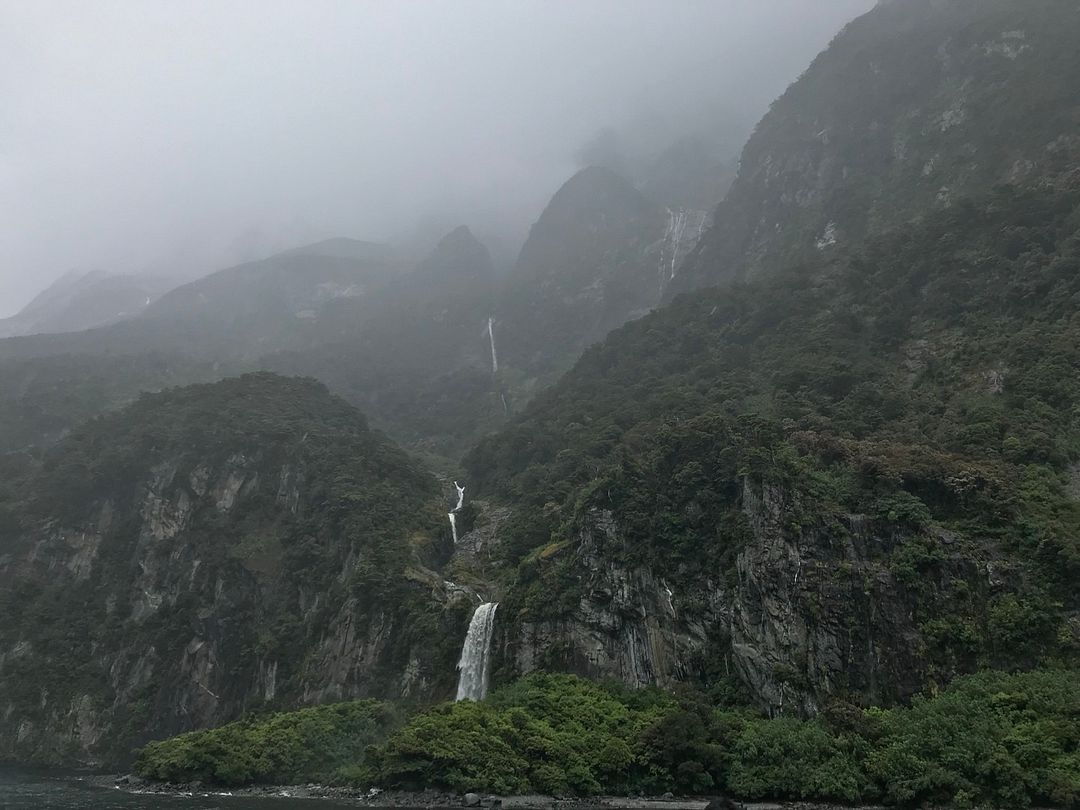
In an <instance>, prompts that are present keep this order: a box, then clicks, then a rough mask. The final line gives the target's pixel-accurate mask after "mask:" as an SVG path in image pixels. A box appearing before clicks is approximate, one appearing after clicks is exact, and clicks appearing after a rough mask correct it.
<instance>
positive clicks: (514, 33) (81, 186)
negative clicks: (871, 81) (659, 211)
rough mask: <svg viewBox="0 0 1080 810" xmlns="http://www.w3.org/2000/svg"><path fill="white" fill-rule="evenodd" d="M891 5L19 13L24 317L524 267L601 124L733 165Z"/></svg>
mask: <svg viewBox="0 0 1080 810" xmlns="http://www.w3.org/2000/svg"><path fill="white" fill-rule="evenodd" d="M871 5H873V1H872V0H654V2H643V1H642V0H558V1H556V0H544V1H541V0H535V2H526V1H525V0H483V1H481V0H452V1H451V0H445V2H436V1H435V0H430V1H429V2H403V0H393V1H392V2H391V0H378V2H374V1H373V2H360V1H359V0H348V1H347V2H345V1H343V2H335V1H333V0H292V2H281V1H280V0H244V1H241V0H231V1H230V0H207V1H206V2H197V1H196V0H184V2H166V0H128V1H127V2H109V1H108V0H95V2H92V3H88V2H85V0H76V2H48V1H47V0H0V99H2V100H3V104H2V107H0V222H2V223H3V226H2V227H0V316H6V315H9V314H11V313H13V312H14V311H16V310H18V309H19V308H20V307H21V306H23V305H24V304H25V303H26V301H27V300H29V298H30V297H31V296H33V295H34V294H35V293H36V292H38V291H39V290H41V289H42V288H43V287H45V286H46V285H47V284H48V283H50V282H51V281H52V280H54V279H55V278H57V277H59V276H60V275H61V274H63V273H64V272H66V271H70V270H78V271H89V270H93V269H102V270H108V271H113V272H152V273H157V274H168V275H176V276H180V277H192V276H194V275H196V274H201V273H204V272H208V271H210V270H213V269H215V268H217V267H222V266H226V265H228V264H231V263H235V262H237V261H241V260H246V259H249V258H254V257H258V256H261V255H266V254H269V253H271V252H273V251H275V250H279V249H282V248H285V247H288V246H292V245H295V244H299V243H302V242H305V241H315V240H317V239H321V238H326V237H329V236H339V235H340V236H353V237H358V238H367V239H375V240H390V241H396V242H405V241H410V240H412V241H416V240H423V239H425V238H429V236H430V234H431V233H434V232H437V231H438V230H439V229H449V228H450V227H453V226H455V225H458V224H462V223H465V224H469V225H470V226H472V227H473V229H474V230H475V231H476V232H477V233H478V234H479V235H481V237H483V238H485V239H486V240H488V241H490V242H492V244H493V247H494V248H495V249H496V251H497V252H498V253H499V254H500V255H506V256H509V255H512V253H513V251H514V250H516V248H517V247H518V245H519V243H520V240H521V239H522V238H523V237H524V235H525V233H526V231H527V228H528V225H529V224H530V223H531V222H532V221H533V220H534V219H535V218H536V216H537V215H538V214H539V212H540V210H541V209H542V207H543V205H544V203H545V202H546V200H547V199H548V197H549V196H550V195H551V194H552V193H553V192H554V190H555V189H556V188H558V186H559V185H560V184H561V183H562V182H563V181H564V180H565V179H566V178H567V177H568V176H569V175H570V174H571V173H572V172H573V171H574V170H575V168H576V167H577V165H578V162H579V158H580V155H581V154H582V149H583V146H584V145H585V144H587V143H589V142H590V141H593V140H594V139H595V137H596V135H597V133H598V132H600V131H602V130H604V129H611V130H613V131H614V132H615V133H616V135H617V137H618V138H619V139H620V143H625V144H626V145H627V147H626V148H630V149H650V148H662V146H663V145H665V143H666V142H668V141H670V140H674V139H676V138H678V137H680V136H681V135H684V134H704V135H706V136H708V137H711V138H713V139H714V140H715V141H716V142H717V143H720V144H721V145H724V144H725V143H726V142H727V141H731V145H730V149H731V150H732V151H733V152H734V151H735V148H736V147H735V144H737V143H738V141H739V140H741V138H743V137H745V135H746V134H748V133H749V130H750V128H751V127H752V126H753V123H754V122H755V121H756V120H757V119H758V118H759V117H760V116H761V114H763V113H764V112H765V110H766V109H767V107H768V104H769V102H770V101H771V100H772V99H773V98H775V97H776V96H777V95H778V94H779V93H780V92H782V91H783V89H784V87H785V86H786V85H787V84H789V83H790V82H791V81H792V80H794V79H795V78H796V77H797V75H798V74H799V73H800V72H801V71H802V70H803V69H804V68H805V67H806V66H807V65H808V64H809V62H810V60H811V59H812V58H813V56H814V55H815V54H816V53H817V52H818V51H820V50H821V49H822V48H823V47H824V46H825V45H826V44H827V43H828V41H829V39H831V37H832V36H833V35H834V34H835V33H836V32H837V31H839V29H840V28H841V27H842V26H843V24H844V23H845V22H847V21H848V20H850V19H852V18H853V17H855V16H856V15H858V14H859V13H862V12H863V11H865V10H867V9H868V8H869V7H870V6H871ZM724 148H728V147H727V146H724Z"/></svg>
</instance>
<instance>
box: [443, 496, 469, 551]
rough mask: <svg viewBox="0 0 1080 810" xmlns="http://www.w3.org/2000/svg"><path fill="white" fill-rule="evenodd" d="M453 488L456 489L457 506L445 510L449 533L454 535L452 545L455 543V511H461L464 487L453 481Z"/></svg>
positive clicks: (463, 500)
mask: <svg viewBox="0 0 1080 810" xmlns="http://www.w3.org/2000/svg"><path fill="white" fill-rule="evenodd" d="M454 489H456V490H457V506H455V507H454V508H453V509H451V510H450V511H449V512H447V517H449V518H450V533H451V534H452V535H453V536H454V545H455V546H456V545H457V513H458V512H460V511H461V507H463V506H464V505H465V487H463V486H459V485H458V482H457V481H455V482H454Z"/></svg>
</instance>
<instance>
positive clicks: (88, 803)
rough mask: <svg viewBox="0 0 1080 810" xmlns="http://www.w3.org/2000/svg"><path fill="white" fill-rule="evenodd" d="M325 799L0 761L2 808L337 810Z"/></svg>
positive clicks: (335, 805)
mask: <svg viewBox="0 0 1080 810" xmlns="http://www.w3.org/2000/svg"><path fill="white" fill-rule="evenodd" d="M350 806H351V807H355V805H346V804H340V803H337V802H330V801H327V800H325V799H293V798H285V797H276V796H274V797H252V796H228V795H215V796H165V795H161V794H156V793H145V794H138V793H128V792H126V791H122V790H117V789H116V788H113V787H110V786H108V785H107V784H102V783H100V782H99V781H98V780H95V779H92V778H86V777H82V776H79V775H78V774H70V773H67V774H65V773H57V772H54V771H43V770H42V771H38V770H23V769H15V768H8V767H4V766H0V808H2V810H158V808H161V810H180V808H188V810H316V808H321V810H341V808H344V807H350Z"/></svg>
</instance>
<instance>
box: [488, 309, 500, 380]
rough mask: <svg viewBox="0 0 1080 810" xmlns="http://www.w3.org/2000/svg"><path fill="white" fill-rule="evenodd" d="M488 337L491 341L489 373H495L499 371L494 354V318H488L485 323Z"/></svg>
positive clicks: (496, 357) (497, 359) (497, 360)
mask: <svg viewBox="0 0 1080 810" xmlns="http://www.w3.org/2000/svg"><path fill="white" fill-rule="evenodd" d="M487 333H488V339H489V340H490V341H491V373H492V374H495V373H497V372H498V371H499V358H498V356H497V355H496V354H495V319H494V318H488V324H487Z"/></svg>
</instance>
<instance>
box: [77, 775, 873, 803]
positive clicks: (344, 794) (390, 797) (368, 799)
mask: <svg viewBox="0 0 1080 810" xmlns="http://www.w3.org/2000/svg"><path fill="white" fill-rule="evenodd" d="M92 781H94V782H97V783H98V784H100V785H101V786H103V787H111V788H115V789H117V790H122V791H124V792H127V793H133V794H141V795H169V796H235V797H237V798H266V799H273V798H281V799H286V798H287V799H326V800H333V801H338V802H347V803H350V804H355V805H356V806H358V807H378V808H401V810H452V809H453V810H457V809H458V808H475V809H476V810H721V809H722V808H732V810H735V809H738V810H886V809H885V808H883V807H880V806H878V805H840V804H828V803H820V802H801V801H795V802H786V801H775V802H761V801H754V802H739V801H736V800H734V799H724V798H722V797H676V796H671V795H666V796H650V797H641V796H593V797H587V798H579V797H566V796H544V795H521V796H498V795H494V794H486V793H485V794H473V793H466V794H460V793H452V792H449V791H439V790H424V791H404V790H378V789H369V790H364V789H362V788H354V787H340V786H334V785H323V784H317V783H308V784H301V785H247V786H244V787H238V788H227V787H216V786H212V785H206V784H203V783H201V782H192V783H186V784H177V783H171V782H151V781H148V780H145V779H141V778H140V777H137V776H130V775H124V776H116V775H113V776H100V777H96V778H93V779H92Z"/></svg>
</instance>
